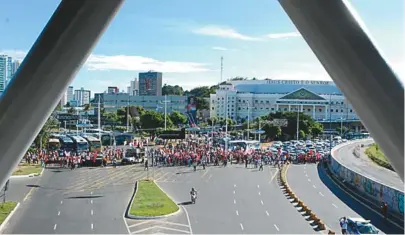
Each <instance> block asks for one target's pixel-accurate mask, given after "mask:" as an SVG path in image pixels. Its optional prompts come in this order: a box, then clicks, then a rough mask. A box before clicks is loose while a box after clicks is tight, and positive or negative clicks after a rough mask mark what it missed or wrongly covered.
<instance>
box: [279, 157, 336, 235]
mask: <svg viewBox="0 0 405 235" xmlns="http://www.w3.org/2000/svg"><path fill="white" fill-rule="evenodd" d="M289 167H290V164H288V165H287V166H285V165H283V167H282V169H281V170H280V171H279V175H278V181H279V184H280V188H281V189H282V191H283V193H284V195H285V196H286V198H287V199H288V200H289V201H290V203H291V204H293V206H294V207H295V208H296V209H297V211H298V212H299V213H300V214H301V215H302V216H303V217H304V218H305V220H306V221H308V223H309V225H310V226H311V227H312V229H313V230H314V231H316V232H322V233H325V232H327V233H328V234H335V232H334V231H332V230H331V229H329V228H328V227H327V226H326V224H325V223H324V222H323V221H322V220H320V219H319V218H318V216H317V215H316V214H315V213H314V212H313V211H312V210H311V209H310V208H309V207H308V206H307V205H305V204H304V202H303V201H301V200H300V199H299V198H298V197H297V195H295V193H294V192H293V191H292V190H291V188H290V186H289V184H288V181H287V171H288V168H289Z"/></svg>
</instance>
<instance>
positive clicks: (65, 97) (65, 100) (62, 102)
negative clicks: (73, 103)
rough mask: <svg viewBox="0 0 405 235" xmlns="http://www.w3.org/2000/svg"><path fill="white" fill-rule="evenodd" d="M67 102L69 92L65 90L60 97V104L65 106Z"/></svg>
mask: <svg viewBox="0 0 405 235" xmlns="http://www.w3.org/2000/svg"><path fill="white" fill-rule="evenodd" d="M67 102H68V101H67V92H63V94H62V97H61V98H60V105H61V106H65V105H66V104H67Z"/></svg>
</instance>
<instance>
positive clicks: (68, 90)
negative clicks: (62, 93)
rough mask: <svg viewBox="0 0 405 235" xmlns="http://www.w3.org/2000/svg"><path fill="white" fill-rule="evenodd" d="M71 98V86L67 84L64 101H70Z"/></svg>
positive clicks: (72, 97)
mask: <svg viewBox="0 0 405 235" xmlns="http://www.w3.org/2000/svg"><path fill="white" fill-rule="evenodd" d="M73 99H74V96H73V86H69V87H68V88H67V90H66V102H71V101H73Z"/></svg>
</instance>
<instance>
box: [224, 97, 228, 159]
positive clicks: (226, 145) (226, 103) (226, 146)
mask: <svg viewBox="0 0 405 235" xmlns="http://www.w3.org/2000/svg"><path fill="white" fill-rule="evenodd" d="M227 150H228V93H226V95H225V152H224V153H225V159H226V152H227Z"/></svg>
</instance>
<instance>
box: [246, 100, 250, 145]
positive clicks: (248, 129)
mask: <svg viewBox="0 0 405 235" xmlns="http://www.w3.org/2000/svg"><path fill="white" fill-rule="evenodd" d="M247 104H248V107H247V108H248V123H247V139H248V140H249V131H250V128H249V123H250V103H249V101H247Z"/></svg>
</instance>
